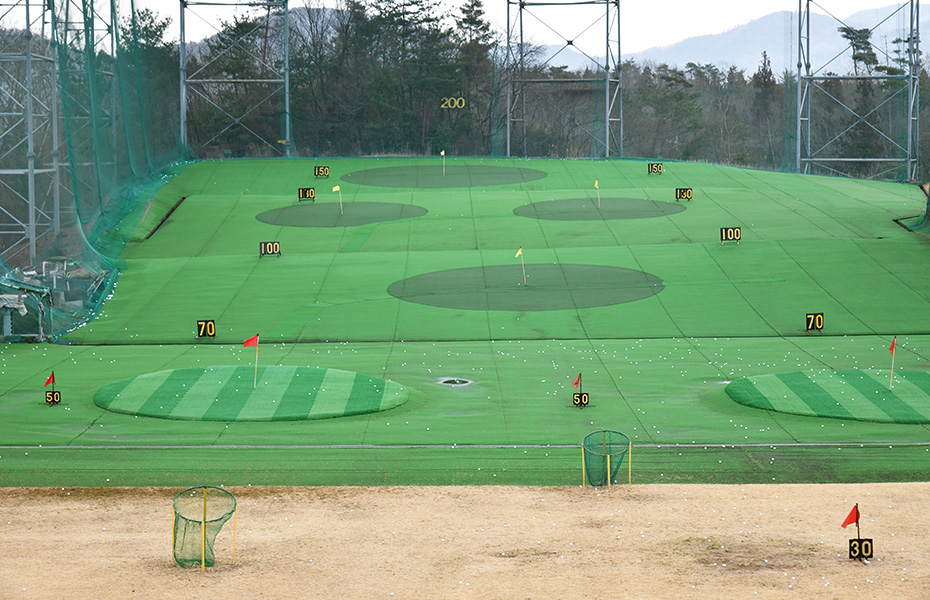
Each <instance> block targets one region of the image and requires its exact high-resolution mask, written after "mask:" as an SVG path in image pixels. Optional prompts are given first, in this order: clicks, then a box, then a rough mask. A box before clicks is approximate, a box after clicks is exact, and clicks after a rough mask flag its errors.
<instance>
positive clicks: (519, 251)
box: [514, 246, 523, 258]
mask: <svg viewBox="0 0 930 600" xmlns="http://www.w3.org/2000/svg"><path fill="white" fill-rule="evenodd" d="M518 256H523V246H520V249H519V250H517V254H516V255H515V256H514V258H517V257H518Z"/></svg>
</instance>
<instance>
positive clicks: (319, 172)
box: [313, 167, 329, 179]
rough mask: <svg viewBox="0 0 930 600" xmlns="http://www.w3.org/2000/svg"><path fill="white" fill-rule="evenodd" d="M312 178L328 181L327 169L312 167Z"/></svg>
mask: <svg viewBox="0 0 930 600" xmlns="http://www.w3.org/2000/svg"><path fill="white" fill-rule="evenodd" d="M313 176H314V177H316V178H317V179H319V178H320V177H324V178H326V179H329V167H313Z"/></svg>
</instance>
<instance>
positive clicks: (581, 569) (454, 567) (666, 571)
mask: <svg viewBox="0 0 930 600" xmlns="http://www.w3.org/2000/svg"><path fill="white" fill-rule="evenodd" d="M178 491H180V489H166V488H148V489H83V488H82V489H60V488H54V489H16V488H11V489H10V488H8V489H0V599H3V600H7V599H24V600H26V599H31V598H36V599H40V598H41V599H43V600H44V599H48V598H56V599H58V598H63V599H71V598H74V599H98V598H99V599H109V598H113V599H121V600H122V599H126V598H185V599H187V598H236V599H250V598H275V599H279V598H280V599H286V598H301V599H303V598H353V599H354V598H359V599H365V598H385V599H390V598H395V599H401V598H416V599H420V598H475V599H482V600H484V599H498V598H499V599H510V598H514V599H524V598H547V599H548V598H578V599H584V600H592V599H599V598H604V599H608V598H609V599H616V598H622V599H639V598H643V599H646V598H648V599H656V598H660V599H661V598H708V599H710V598H713V599H720V598H728V599H729V598H732V599H742V598H779V599H781V598H798V599H802V598H803V599H805V600H806V599H810V598H831V599H832V598H837V599H839V598H843V599H845V598H882V599H889V598H890V599H895V600H904V599H911V598H913V599H922V600H924V599H927V598H930V558H928V552H927V546H928V542H930V483H917V484H857V485H764V486H762V485H747V486H705V485H687V486H684V485H643V486H634V487H633V489H632V490H630V489H627V487H626V486H618V487H615V488H614V489H613V490H612V491H611V493H610V494H608V493H607V492H606V491H604V490H594V489H591V488H587V489H584V490H582V489H581V488H580V487H573V488H567V487H560V488H551V487H490V486H488V487H403V488H364V487H351V488H350V487H340V488H268V487H264V488H257V487H256V488H231V491H232V492H233V493H234V494H235V495H236V496H237V498H238V500H239V514H238V519H237V521H238V523H237V525H238V527H237V540H236V559H237V562H236V564H235V565H233V564H232V540H233V529H232V522H231V521H230V522H229V523H228V524H227V525H226V526H225V527H224V529H223V531H222V532H221V533H220V535H219V537H218V538H217V543H216V554H217V566H216V567H214V568H212V569H207V571H205V572H201V571H200V570H199V569H189V570H185V569H181V568H180V567H178V566H176V565H175V564H174V562H173V560H172V558H171V498H172V497H173V495H174V494H175V493H177V492H178ZM855 502H859V506H860V510H861V512H862V515H863V518H862V521H861V526H862V536H863V537H868V538H872V539H873V540H874V544H875V557H874V558H873V559H872V560H871V561H868V562H865V561H853V560H849V558H848V540H849V538H851V537H855V526H852V527H850V528H848V529H846V530H844V529H841V528H840V523H841V522H842V521H843V519H844V518H845V517H846V515H847V514H848V512H849V511H850V509H851V508H852V506H853V503H855Z"/></svg>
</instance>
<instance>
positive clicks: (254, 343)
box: [242, 333, 258, 346]
mask: <svg viewBox="0 0 930 600" xmlns="http://www.w3.org/2000/svg"><path fill="white" fill-rule="evenodd" d="M242 345H243V346H258V334H257V333H256V334H255V335H253V336H252V337H250V338H249V339H247V340H246V341H244V342H242Z"/></svg>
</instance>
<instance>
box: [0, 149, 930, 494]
mask: <svg viewBox="0 0 930 600" xmlns="http://www.w3.org/2000/svg"><path fill="white" fill-rule="evenodd" d="M319 165H325V166H328V167H329V168H330V177H329V178H328V179H322V178H321V179H316V178H314V176H313V172H314V166H319ZM442 168H443V167H442V163H441V162H440V160H439V159H438V158H436V159H429V158H420V159H326V160H310V159H294V160H241V161H216V162H197V163H192V164H189V165H187V166H185V167H184V168H182V169H178V171H179V173H178V174H177V175H176V176H175V177H173V178H172V179H170V181H168V182H167V183H166V184H165V185H164V186H163V187H162V188H161V189H160V191H159V192H158V194H157V196H156V197H155V200H154V202H153V203H152V204H151V205H148V204H145V202H141V203H140V206H139V207H137V210H136V211H134V212H133V214H132V215H131V216H130V218H129V220H128V221H127V222H126V224H125V226H124V230H126V231H132V232H133V233H132V236H131V239H130V241H129V243H128V244H127V245H126V247H125V249H124V250H123V251H122V254H121V255H120V257H119V258H120V264H121V265H122V266H123V270H122V274H121V275H120V278H119V282H118V284H117V286H116V288H115V291H114V293H113V296H112V297H111V298H110V299H109V300H108V301H107V302H106V304H105V305H104V307H103V310H102V312H101V314H100V316H99V318H97V319H96V320H95V321H93V322H92V323H90V324H88V325H86V326H84V327H82V328H80V329H77V330H76V331H74V332H72V333H70V334H69V335H67V336H65V337H64V338H62V339H61V340H59V342H60V343H58V344H44V345H27V344H10V345H4V346H2V347H0V371H2V378H0V420H2V422H3V423H4V424H5V425H6V426H5V427H4V428H3V429H2V433H0V485H5V486H21V485H22V486H27V485H28V486H32V485H38V486H52V485H61V486H75V485H87V486H108V485H109V486H120V485H188V484H190V485H194V484H225V485H245V484H280V485H323V484H326V485H331V484H465V483H469V484H473V483H478V484H545V485H552V484H558V485H563V484H578V483H580V482H581V464H580V463H581V451H580V447H579V445H580V443H581V440H582V439H583V438H584V436H585V435H586V434H588V433H590V432H592V431H596V430H601V429H608V430H616V431H620V432H623V433H624V434H626V435H627V436H629V437H630V438H631V440H632V442H633V445H634V446H633V452H632V460H633V478H634V482H637V481H639V482H662V481H669V482H707V483H711V482H713V483H717V482H720V483H737V482H738V483H755V482H763V483H764V482H773V481H774V482H779V483H787V482H853V481H912V480H925V479H926V473H927V471H928V468H930V442H928V440H930V435H928V433H930V431H928V423H930V376H928V374H927V371H928V366H930V364H928V362H927V360H928V357H930V321H928V319H927V316H928V315H930V310H928V309H930V269H928V268H927V266H926V260H927V257H928V256H930V246H928V243H927V241H926V239H925V238H924V237H923V236H922V235H920V234H916V233H912V232H909V231H907V230H906V229H904V228H903V227H901V226H899V225H898V224H897V223H896V222H895V221H894V219H900V218H905V217H909V216H913V215H916V214H919V213H922V212H923V210H924V203H925V199H924V197H923V195H922V194H921V192H920V190H919V189H918V188H917V187H916V186H913V185H906V184H896V183H886V182H869V181H859V180H850V179H839V178H826V177H813V176H797V175H789V174H780V173H769V172H761V171H753V170H747V169H739V168H733V167H722V166H713V165H705V164H692V163H674V162H665V163H664V170H663V173H662V174H661V175H649V174H647V164H646V162H645V161H637V160H613V161H567V160H512V159H506V160H505V159H478V158H472V159H451V160H448V161H447V164H446V172H445V175H443V173H442ZM595 180H597V181H598V188H597V189H595V187H594V182H595ZM337 185H338V186H339V187H340V188H341V196H340V193H339V192H334V191H331V190H332V188H333V187H334V186H337ZM307 187H313V188H314V189H315V193H316V198H315V201H314V202H308V201H303V202H300V203H298V201H297V190H298V188H307ZM676 188H692V189H693V200H691V201H689V202H686V201H680V202H676V201H675V189H676ZM182 198H183V202H181V203H180V205H178V206H177V208H176V210H174V211H173V212H171V214H170V216H168V218H167V219H164V217H165V215H166V214H168V212H169V210H170V209H171V208H172V207H174V206H175V205H176V204H177V203H178V201H179V200H180V199H182ZM143 215H144V217H143ZM140 218H141V221H140ZM163 219H164V220H163ZM724 227H726V228H730V227H739V228H740V232H741V235H740V243H739V244H736V243H734V242H728V243H726V244H721V242H720V229H721V228H724ZM262 242H278V243H279V244H280V249H281V255H280V256H277V255H266V256H262V257H260V256H259V245H260V244H261V243H262ZM518 249H522V256H520V257H517V256H515V255H516V254H517V251H518ZM521 259H522V260H521ZM524 272H525V279H524ZM807 313H823V315H824V329H823V332H807V331H806V330H805V323H806V314H807ZM201 319H212V320H214V321H215V324H216V335H215V337H213V338H200V339H197V338H196V322H197V321H198V320H201ZM255 334H259V336H260V344H259V353H258V370H257V376H256V375H255V371H254V362H255V350H254V349H253V348H251V347H243V345H242V342H243V340H245V339H247V338H249V337H251V336H253V335H255ZM894 336H897V342H896V353H895V361H896V362H895V380H894V387H893V388H890V387H889V379H890V377H889V376H890V373H889V369H890V367H891V353H890V352H889V345H890V344H891V341H892V339H893V338H894ZM53 370H54V372H55V378H56V382H57V389H58V390H60V391H61V392H62V399H63V400H62V404H60V405H57V406H47V405H46V404H45V402H44V400H43V398H44V394H43V391H44V388H43V387H42V384H43V383H44V382H45V380H46V377H47V376H48V373H49V372H50V371H53ZM579 373H581V374H582V385H583V391H584V392H586V393H588V394H589V397H590V406H589V407H588V408H585V409H578V408H575V407H573V406H572V398H571V396H572V392H574V391H575V390H574V388H573V387H572V382H573V381H574V380H575V378H576V377H577V375H578V374H579ZM253 378H256V379H257V385H256V386H255V389H254V390H253V389H252V387H250V386H249V385H248V384H249V383H253ZM743 378H750V379H743ZM448 380H461V381H464V382H467V383H464V384H459V385H449V384H446V383H443V382H444V381H448ZM730 382H733V386H731V387H730V388H728V384H729V383H730Z"/></svg>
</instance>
